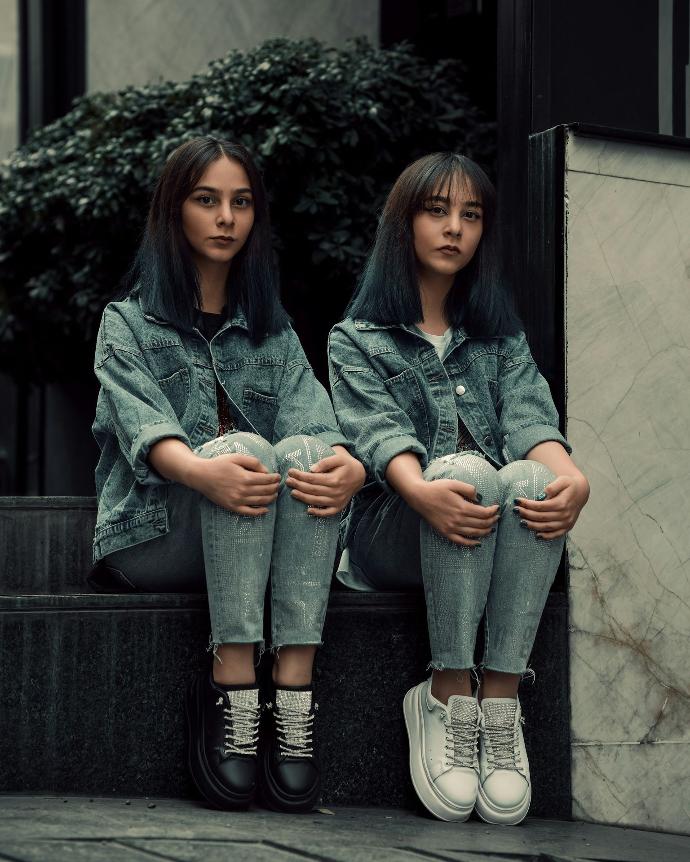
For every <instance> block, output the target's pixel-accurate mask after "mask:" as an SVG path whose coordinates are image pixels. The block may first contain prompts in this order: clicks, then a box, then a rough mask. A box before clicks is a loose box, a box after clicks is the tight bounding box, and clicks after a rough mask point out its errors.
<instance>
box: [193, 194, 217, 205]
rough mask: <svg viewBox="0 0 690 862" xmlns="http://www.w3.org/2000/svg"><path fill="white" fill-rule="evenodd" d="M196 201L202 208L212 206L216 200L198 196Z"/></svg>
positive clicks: (210, 196) (209, 196)
mask: <svg viewBox="0 0 690 862" xmlns="http://www.w3.org/2000/svg"><path fill="white" fill-rule="evenodd" d="M197 200H198V201H199V203H200V204H201V205H202V206H205V207H208V206H213V204H214V203H215V202H216V199H215V198H214V197H213V196H212V195H199V197H198V198H197Z"/></svg>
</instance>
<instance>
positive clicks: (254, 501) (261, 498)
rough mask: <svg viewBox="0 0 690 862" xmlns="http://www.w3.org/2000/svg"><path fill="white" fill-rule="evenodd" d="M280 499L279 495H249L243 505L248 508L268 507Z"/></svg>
mask: <svg viewBox="0 0 690 862" xmlns="http://www.w3.org/2000/svg"><path fill="white" fill-rule="evenodd" d="M277 499H278V494H277V493H276V494H247V495H246V496H245V497H244V499H243V503H244V504H245V505H247V506H268V505H269V504H270V503H275V501H276V500H277Z"/></svg>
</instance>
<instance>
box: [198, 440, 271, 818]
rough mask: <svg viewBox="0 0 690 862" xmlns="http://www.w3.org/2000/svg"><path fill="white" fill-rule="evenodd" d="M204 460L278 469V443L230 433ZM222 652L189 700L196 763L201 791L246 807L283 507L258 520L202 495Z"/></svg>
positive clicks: (216, 643)
mask: <svg viewBox="0 0 690 862" xmlns="http://www.w3.org/2000/svg"><path fill="white" fill-rule="evenodd" d="M195 451H196V454H197V455H199V456H200V457H202V458H215V457H218V456H219V455H224V454H231V453H235V452H237V453H242V454H244V455H254V456H255V457H257V458H259V460H260V461H261V462H262V463H263V464H264V466H265V467H267V468H268V470H269V471H271V472H275V456H274V454H273V447H272V446H271V444H270V443H267V442H266V440H264V439H263V438H262V437H259V436H257V435H256V434H245V433H234V434H225V435H223V436H222V437H219V438H217V439H215V440H211V441H209V442H208V443H206V444H204V445H203V446H200V447H199V448H198V449H196V450H195ZM199 508H200V511H201V526H202V538H203V549H204V562H205V568H206V582H207V586H208V600H209V610H210V614H211V632H212V635H211V637H212V642H213V648H214V657H215V658H216V659H217V661H214V662H213V670H212V673H211V674H208V673H204V674H201V676H199V677H198V678H197V679H195V680H194V681H193V682H192V685H191V687H190V689H189V693H188V697H187V727H188V762H189V765H190V770H191V773H192V779H193V780H194V783H195V784H196V786H197V788H198V789H199V791H200V792H201V794H202V795H203V796H204V797H205V798H206V799H207V800H208V801H209V802H210V803H211V804H212V805H214V806H215V807H218V808H242V807H246V806H247V805H248V804H249V803H250V802H251V800H252V799H253V797H254V794H255V790H256V775H257V742H258V736H259V716H260V707H259V691H258V686H257V685H256V678H255V674H254V645H255V644H256V643H259V644H260V645H263V608H264V597H265V592H266V584H267V582H268V572H269V567H270V559H271V545H272V542H273V529H274V525H275V506H269V511H268V514H266V515H259V516H256V517H251V516H246V515H237V514H236V513H234V512H231V511H229V510H227V509H223V508H221V507H220V506H217V505H216V504H215V503H212V502H211V501H210V500H208V499H207V498H206V497H203V496H202V497H201V498H200V506H199Z"/></svg>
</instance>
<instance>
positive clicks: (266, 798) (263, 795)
mask: <svg viewBox="0 0 690 862" xmlns="http://www.w3.org/2000/svg"><path fill="white" fill-rule="evenodd" d="M269 756H270V754H269V746H268V745H266V746H265V748H264V753H263V756H262V757H261V766H260V784H259V799H260V801H261V803H262V804H263V805H265V806H266V808H270V809H271V811H283V812H288V813H290V814H306V813H308V812H309V811H313V810H314V808H315V807H316V805H317V803H318V801H319V799H320V797H321V783H320V782H319V784H318V785H317V786H316V787H315V788H314V790H313V791H312V792H311V793H310V794H309V795H308V796H288V795H286V794H285V793H284V792H283V791H282V790H281V789H280V787H278V785H277V784H276V783H275V781H274V780H273V776H272V775H271V770H270V769H269V768H268V762H269Z"/></svg>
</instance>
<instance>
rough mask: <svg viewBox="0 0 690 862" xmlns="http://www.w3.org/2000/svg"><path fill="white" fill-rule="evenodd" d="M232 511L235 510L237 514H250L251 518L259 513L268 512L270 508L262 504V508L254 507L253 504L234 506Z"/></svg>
mask: <svg viewBox="0 0 690 862" xmlns="http://www.w3.org/2000/svg"><path fill="white" fill-rule="evenodd" d="M228 508H230V507H228ZM230 511H231V512H235V514H237V515H248V516H249V517H250V518H254V517H256V516H257V515H267V514H268V509H266V508H265V507H264V506H261V507H260V508H253V507H252V506H233V507H232V509H230Z"/></svg>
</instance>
